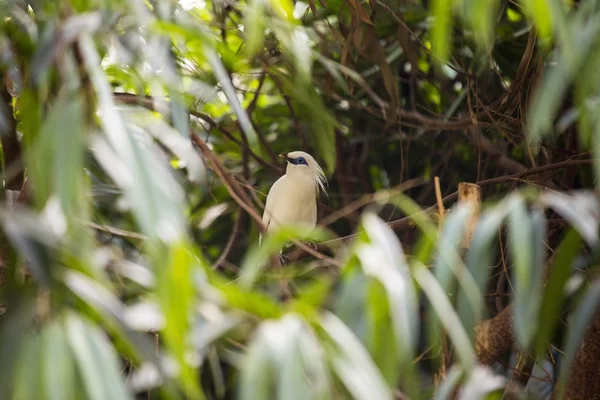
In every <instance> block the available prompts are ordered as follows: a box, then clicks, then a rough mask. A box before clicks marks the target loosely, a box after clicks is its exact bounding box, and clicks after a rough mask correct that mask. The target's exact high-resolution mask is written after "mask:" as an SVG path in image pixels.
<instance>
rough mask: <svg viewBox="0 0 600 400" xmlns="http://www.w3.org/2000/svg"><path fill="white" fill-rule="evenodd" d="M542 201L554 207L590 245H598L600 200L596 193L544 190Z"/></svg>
mask: <svg viewBox="0 0 600 400" xmlns="http://www.w3.org/2000/svg"><path fill="white" fill-rule="evenodd" d="M540 202H542V204H544V205H546V206H548V207H552V208H553V209H554V211H556V213H558V214H560V215H561V216H562V217H563V218H564V219H565V220H567V221H568V222H569V224H571V226H572V227H573V228H575V229H576V230H577V232H579V234H580V235H581V237H582V238H583V239H584V240H585V241H586V242H587V244H588V245H589V246H591V247H594V246H596V244H597V243H598V230H599V229H600V228H599V227H600V201H599V200H598V197H597V196H596V194H595V193H593V192H588V191H580V192H578V193H570V194H567V193H559V192H544V193H543V194H542V195H541V196H540Z"/></svg>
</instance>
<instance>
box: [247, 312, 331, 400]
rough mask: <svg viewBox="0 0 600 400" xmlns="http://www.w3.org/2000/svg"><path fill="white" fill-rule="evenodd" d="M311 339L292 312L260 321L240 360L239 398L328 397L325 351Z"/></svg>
mask: <svg viewBox="0 0 600 400" xmlns="http://www.w3.org/2000/svg"><path fill="white" fill-rule="evenodd" d="M315 339H316V338H315V336H314V335H313V333H312V332H311V331H310V329H309V328H308V327H307V325H306V324H305V323H304V322H303V321H302V319H301V318H300V317H299V316H297V315H294V314H288V315H285V316H284V317H283V318H281V319H280V320H278V321H265V322H263V323H262V324H261V325H260V327H259V328H258V330H257V331H256V335H255V337H254V339H253V340H252V342H251V343H250V346H249V349H248V351H247V354H246V357H245V359H244V364H243V366H242V376H241V383H240V386H239V397H240V399H265V398H275V399H298V400H300V399H308V398H311V399H329V398H332V396H331V395H332V393H331V383H330V378H329V373H328V370H327V366H326V363H325V358H324V356H325V354H324V351H323V349H322V348H321V347H320V345H319V343H318V342H317V341H316V340H315Z"/></svg>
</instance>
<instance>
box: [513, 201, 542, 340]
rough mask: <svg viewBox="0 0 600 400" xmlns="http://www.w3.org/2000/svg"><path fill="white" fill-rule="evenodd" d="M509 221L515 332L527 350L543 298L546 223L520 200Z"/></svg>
mask: <svg viewBox="0 0 600 400" xmlns="http://www.w3.org/2000/svg"><path fill="white" fill-rule="evenodd" d="M508 218H509V224H508V227H509V234H510V236H509V241H508V244H509V251H510V255H511V259H512V260H514V268H513V280H512V282H513V288H514V291H515V293H514V296H515V332H516V338H517V342H518V343H519V345H520V346H521V347H522V348H523V349H529V346H530V345H531V342H532V340H533V338H534V335H535V332H536V331H537V328H538V327H537V324H536V322H535V321H537V319H538V318H537V317H538V313H539V308H540V302H541V298H542V286H541V285H542V273H543V269H544V263H545V260H546V257H545V251H544V246H545V244H544V240H545V238H546V227H545V223H546V221H545V218H544V216H543V215H542V214H541V211H539V210H534V211H533V212H532V214H531V215H528V212H527V209H526V205H525V203H524V201H523V199H519V200H518V201H517V202H516V203H515V204H514V206H513V207H512V209H511V211H510V214H509V216H508Z"/></svg>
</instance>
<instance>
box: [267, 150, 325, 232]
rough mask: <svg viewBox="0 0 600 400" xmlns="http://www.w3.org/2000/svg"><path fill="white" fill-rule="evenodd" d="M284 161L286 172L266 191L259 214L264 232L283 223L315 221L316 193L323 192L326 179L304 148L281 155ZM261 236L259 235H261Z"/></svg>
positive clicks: (313, 224) (315, 222)
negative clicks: (261, 212)
mask: <svg viewBox="0 0 600 400" xmlns="http://www.w3.org/2000/svg"><path fill="white" fill-rule="evenodd" d="M279 156H280V157H283V158H284V159H285V160H286V161H287V168H286V171H285V175H283V176H282V177H281V178H279V179H278V180H277V181H276V182H275V183H274V184H273V186H271V189H270V190H269V193H268V194H267V202H266V204H265V210H264V213H263V217H262V223H263V225H264V226H265V229H266V233H267V234H268V233H271V232H274V231H275V230H277V228H279V227H280V226H281V225H285V224H304V225H306V226H308V227H310V228H314V227H315V226H316V224H317V194H318V191H319V190H322V191H323V192H325V184H326V183H327V179H326V178H325V174H324V173H323V170H322V169H321V167H320V166H319V164H318V163H317V162H316V161H315V159H314V158H313V157H312V156H311V155H310V154H308V153H305V152H303V151H292V152H290V153H284V154H280V155H279ZM261 239H262V235H261Z"/></svg>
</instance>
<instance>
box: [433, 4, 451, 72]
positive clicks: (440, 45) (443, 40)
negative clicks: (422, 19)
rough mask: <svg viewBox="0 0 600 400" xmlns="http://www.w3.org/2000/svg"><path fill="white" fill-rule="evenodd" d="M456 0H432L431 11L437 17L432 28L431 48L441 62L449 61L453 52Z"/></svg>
mask: <svg viewBox="0 0 600 400" xmlns="http://www.w3.org/2000/svg"><path fill="white" fill-rule="evenodd" d="M454 4H455V1H454V0H449V1H448V0H433V1H432V2H431V13H432V14H433V17H434V18H435V22H434V23H433V26H432V29H431V49H432V52H433V54H434V56H435V58H436V61H437V62H438V63H440V64H443V63H445V62H446V61H448V58H449V56H450V54H451V49H452V45H453V44H452V42H451V41H450V38H451V37H452V35H450V32H451V30H452V25H453V24H452V11H453V8H454Z"/></svg>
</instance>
